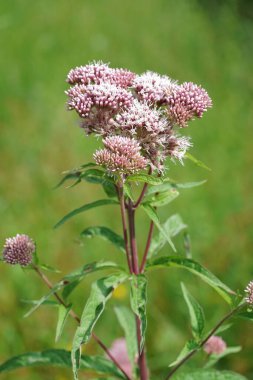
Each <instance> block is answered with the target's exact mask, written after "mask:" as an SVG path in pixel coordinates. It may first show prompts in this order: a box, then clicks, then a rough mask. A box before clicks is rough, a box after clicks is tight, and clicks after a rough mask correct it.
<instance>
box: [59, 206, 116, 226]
mask: <svg viewBox="0 0 253 380" xmlns="http://www.w3.org/2000/svg"><path fill="white" fill-rule="evenodd" d="M118 203H119V202H118V201H116V200H114V199H100V200H98V201H95V202H91V203H88V204H86V205H84V206H81V207H79V208H76V209H75V210H73V211H71V212H70V213H68V214H67V215H65V216H64V217H63V218H62V219H61V220H60V221H59V222H58V223H56V225H55V226H54V228H58V227H60V226H61V225H62V224H63V223H65V222H66V221H67V220H69V219H70V218H72V217H73V216H75V215H78V214H80V213H81V212H84V211H88V210H90V209H92V208H94V207H100V206H108V205H115V204H118Z"/></svg>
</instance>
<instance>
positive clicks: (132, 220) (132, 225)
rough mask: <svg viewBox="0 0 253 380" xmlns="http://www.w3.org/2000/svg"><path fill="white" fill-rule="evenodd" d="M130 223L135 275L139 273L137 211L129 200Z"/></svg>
mask: <svg viewBox="0 0 253 380" xmlns="http://www.w3.org/2000/svg"><path fill="white" fill-rule="evenodd" d="M128 223H129V235H130V247H131V253H132V268H133V273H135V274H138V273H139V263H138V252H137V245H136V237H135V210H134V208H133V202H132V201H131V200H129V203H128Z"/></svg>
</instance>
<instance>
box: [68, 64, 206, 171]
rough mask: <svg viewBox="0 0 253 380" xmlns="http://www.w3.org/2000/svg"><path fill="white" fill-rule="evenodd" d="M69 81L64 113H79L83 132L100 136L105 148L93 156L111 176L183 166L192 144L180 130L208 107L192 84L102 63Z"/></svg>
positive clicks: (75, 72)
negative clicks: (172, 162)
mask: <svg viewBox="0 0 253 380" xmlns="http://www.w3.org/2000/svg"><path fill="white" fill-rule="evenodd" d="M67 82H68V83H69V84H70V85H71V87H70V89H69V90H68V91H66V93H67V95H68V103H67V104H68V109H69V110H75V111H76V112H77V113H78V115H79V116H80V117H81V127H82V128H83V129H84V130H85V132H86V133H87V134H91V133H94V134H96V135H97V136H101V137H102V138H103V143H104V145H105V148H104V149H101V150H99V151H97V152H96V153H95V155H94V157H95V160H96V163H97V164H98V165H103V166H105V167H106V168H107V169H108V171H109V172H110V173H124V174H125V175H127V174H130V173H133V172H136V171H139V170H143V169H146V168H147V167H151V168H152V169H157V170H158V171H162V170H163V168H164V162H165V160H166V158H167V157H170V158H171V159H172V160H179V161H180V162H183V158H184V155H185V153H186V151H187V150H188V149H189V147H190V146H191V142H190V139H189V137H182V136H180V135H179V133H178V130H179V129H180V128H182V127H186V126H187V125H188V122H189V121H190V120H192V119H194V118H195V117H198V118H200V117H202V116H203V113H204V112H205V111H207V109H208V108H210V107H211V106H212V101H211V99H210V97H209V96H208V94H207V92H206V91H205V90H204V89H203V88H202V87H200V86H197V85H195V84H193V83H183V84H182V85H179V84H178V83H177V82H176V81H173V80H171V79H170V78H169V77H167V76H165V75H163V76H161V75H159V74H157V73H153V72H150V71H148V72H146V73H144V74H141V75H137V74H134V73H132V72H131V71H129V70H125V69H113V68H110V67H109V66H108V65H107V64H105V63H103V62H93V63H91V64H89V65H86V66H81V67H76V68H75V69H72V70H71V71H70V72H69V74H68V77H67ZM116 137H117V138H116ZM115 144H116V145H117V147H116V145H115ZM122 144H123V145H124V149H123V150H122ZM112 146H113V148H112Z"/></svg>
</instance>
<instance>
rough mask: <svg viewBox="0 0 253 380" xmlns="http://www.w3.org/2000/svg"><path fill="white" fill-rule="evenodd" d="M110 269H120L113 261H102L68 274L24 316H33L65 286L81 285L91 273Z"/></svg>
mask: <svg viewBox="0 0 253 380" xmlns="http://www.w3.org/2000/svg"><path fill="white" fill-rule="evenodd" d="M110 268H117V269H119V267H118V265H117V264H115V263H113V262H111V261H104V262H103V261H100V262H93V263H90V264H86V265H84V266H82V267H81V268H78V269H76V270H75V271H73V272H71V273H69V274H67V275H66V276H64V277H63V278H62V279H61V280H60V281H59V282H57V283H56V284H55V285H54V286H53V288H52V289H51V290H50V292H48V293H47V294H46V295H45V296H43V297H41V298H40V299H39V300H38V301H36V304H35V305H34V306H33V307H32V308H31V309H30V310H29V311H28V312H27V313H26V314H25V315H24V317H28V316H29V315H31V314H32V313H33V312H34V311H35V310H37V309H38V308H39V307H40V305H42V304H43V303H44V302H45V301H46V300H48V298H49V297H51V296H52V295H53V294H54V293H55V292H58V291H59V290H61V289H62V288H64V287H65V286H66V287H67V286H70V284H71V283H73V282H76V281H78V283H79V282H80V281H82V280H83V279H84V277H86V276H87V275H88V274H90V273H93V272H96V271H98V270H104V269H110Z"/></svg>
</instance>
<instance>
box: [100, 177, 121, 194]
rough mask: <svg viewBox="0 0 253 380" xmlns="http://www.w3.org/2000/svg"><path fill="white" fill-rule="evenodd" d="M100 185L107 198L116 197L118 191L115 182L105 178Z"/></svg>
mask: <svg viewBox="0 0 253 380" xmlns="http://www.w3.org/2000/svg"><path fill="white" fill-rule="evenodd" d="M102 186H103V189H104V192H105V193H106V195H107V196H108V197H109V198H117V197H118V193H117V190H116V187H115V184H114V183H113V182H110V181H108V180H106V179H105V180H104V182H103V183H102Z"/></svg>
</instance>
